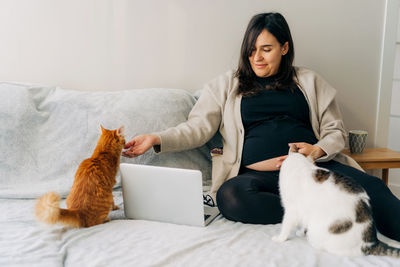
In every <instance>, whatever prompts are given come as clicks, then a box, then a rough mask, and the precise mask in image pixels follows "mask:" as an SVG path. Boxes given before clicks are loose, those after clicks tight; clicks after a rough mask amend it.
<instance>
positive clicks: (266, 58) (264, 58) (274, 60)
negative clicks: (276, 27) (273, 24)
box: [249, 30, 289, 77]
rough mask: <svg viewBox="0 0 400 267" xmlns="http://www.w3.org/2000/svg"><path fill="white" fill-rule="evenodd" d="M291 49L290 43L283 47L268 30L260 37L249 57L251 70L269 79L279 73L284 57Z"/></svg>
mask: <svg viewBox="0 0 400 267" xmlns="http://www.w3.org/2000/svg"><path fill="white" fill-rule="evenodd" d="M288 48H289V44H288V42H286V43H285V44H284V45H282V46H281V44H280V43H279V42H278V40H277V39H276V38H275V36H273V35H272V34H271V33H270V32H268V31H267V30H263V31H262V32H261V33H260V35H258V37H257V40H256V42H255V44H254V47H253V49H252V53H251V56H250V57H249V61H250V65H251V68H252V69H253V71H254V73H255V74H256V75H257V76H258V77H268V76H271V75H274V74H276V73H278V70H279V65H280V64H281V59H282V56H283V55H286V53H287V51H288Z"/></svg>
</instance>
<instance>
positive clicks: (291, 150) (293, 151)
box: [289, 144, 299, 153]
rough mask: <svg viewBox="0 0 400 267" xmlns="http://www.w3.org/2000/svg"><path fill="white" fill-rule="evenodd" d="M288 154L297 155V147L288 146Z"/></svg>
mask: <svg viewBox="0 0 400 267" xmlns="http://www.w3.org/2000/svg"><path fill="white" fill-rule="evenodd" d="M289 147H290V148H289V153H297V152H299V149H298V148H297V146H296V145H295V144H290V145H289Z"/></svg>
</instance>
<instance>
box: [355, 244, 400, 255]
mask: <svg viewBox="0 0 400 267" xmlns="http://www.w3.org/2000/svg"><path fill="white" fill-rule="evenodd" d="M363 250H364V253H365V254H366V255H376V256H390V257H395V258H400V248H394V247H391V246H389V245H388V244H385V243H383V242H381V241H379V240H378V242H376V243H375V244H373V245H372V246H370V247H368V248H364V249H363Z"/></svg>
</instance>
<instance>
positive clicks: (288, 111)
mask: <svg viewBox="0 0 400 267" xmlns="http://www.w3.org/2000/svg"><path fill="white" fill-rule="evenodd" d="M274 79H275V76H271V77H267V78H258V82H259V83H260V84H261V85H263V86H264V87H265V86H266V85H268V84H271V83H272V82H274ZM309 113H310V110H309V108H308V104H307V101H306V99H305V97H304V95H303V93H302V92H301V90H300V88H298V86H297V85H295V84H294V85H292V87H291V88H290V87H289V88H287V90H283V91H282V90H267V89H265V90H263V91H261V92H260V93H259V94H257V95H255V96H248V97H247V96H244V97H242V102H241V115H242V122H243V126H244V131H245V137H244V145H243V152H242V166H247V165H250V164H253V163H256V162H259V161H263V160H266V159H270V158H274V157H279V156H283V155H286V154H287V153H288V150H289V147H288V143H292V142H306V143H309V144H315V143H317V141H318V140H317V138H316V137H315V134H314V132H313V130H312V127H311V122H310V115H309Z"/></svg>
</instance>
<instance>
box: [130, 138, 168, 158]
mask: <svg viewBox="0 0 400 267" xmlns="http://www.w3.org/2000/svg"><path fill="white" fill-rule="evenodd" d="M159 144H161V140H160V137H158V136H157V135H155V134H141V135H138V136H135V137H134V138H132V140H130V141H129V142H127V143H126V144H125V146H124V149H127V150H125V151H122V156H124V157H128V158H133V157H137V156H140V155H142V154H143V153H145V152H146V151H147V150H149V149H150V148H151V147H153V146H154V145H159Z"/></svg>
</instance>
